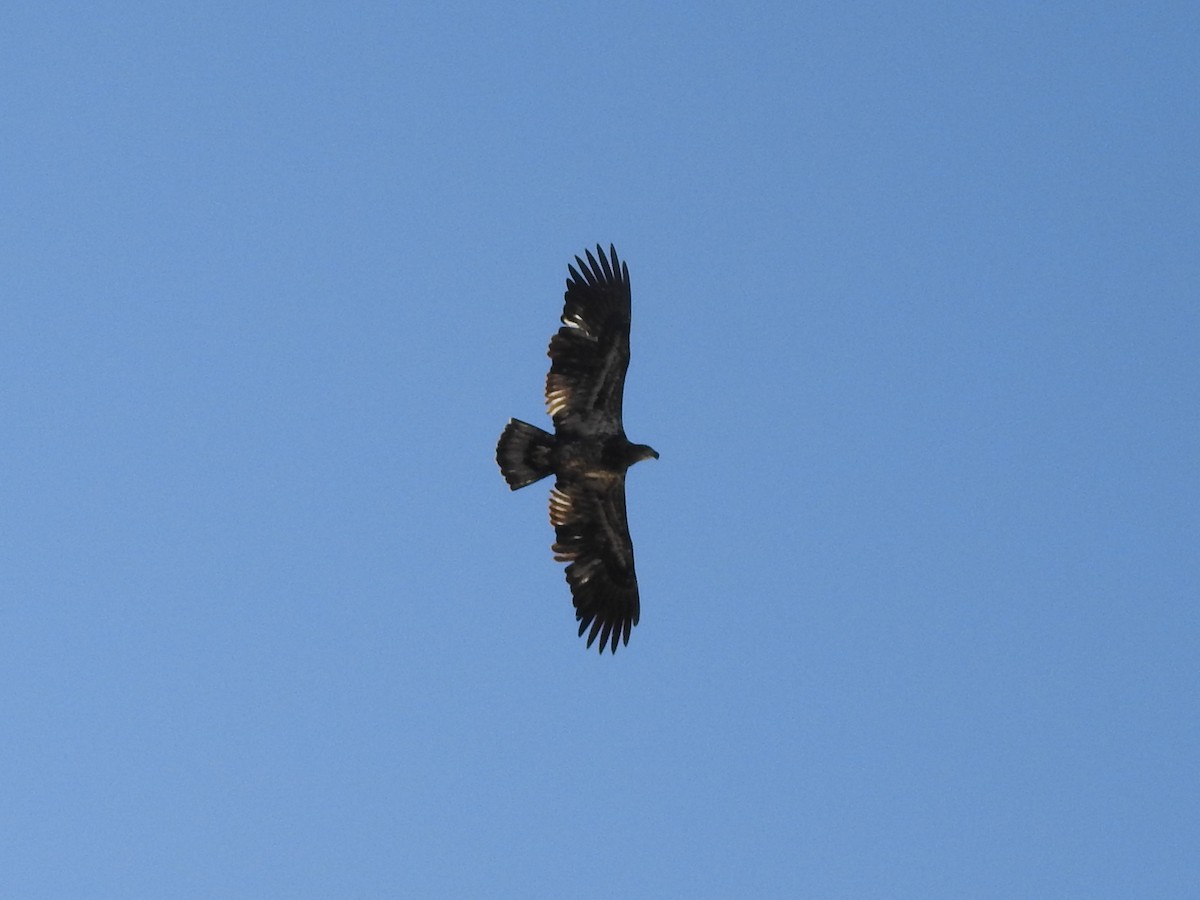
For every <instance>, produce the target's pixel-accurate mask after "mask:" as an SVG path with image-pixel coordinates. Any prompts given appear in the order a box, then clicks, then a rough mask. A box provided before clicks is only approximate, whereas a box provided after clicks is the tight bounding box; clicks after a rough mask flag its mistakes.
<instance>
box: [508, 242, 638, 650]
mask: <svg viewBox="0 0 1200 900" xmlns="http://www.w3.org/2000/svg"><path fill="white" fill-rule="evenodd" d="M584 253H585V255H586V256H587V262H584V261H583V260H582V259H580V258H579V257H578V256H576V257H575V265H574V266H572V265H568V266H567V271H568V272H569V273H570V277H569V278H568V279H567V291H566V294H565V295H564V299H565V304H564V307H563V313H562V319H561V321H562V327H561V328H560V329H558V332H557V333H556V334H555V335H554V336H553V337H552V338H551V339H550V350H549V356H550V360H551V361H550V373H549V374H548V375H547V376H546V407H547V409H548V410H549V412H550V416H551V418H552V419H553V420H554V434H549V433H548V432H545V431H543V430H542V429H540V428H538V427H537V426H536V425H530V424H529V423H528V422H522V421H520V420H519V419H510V420H509V422H508V425H507V426H505V428H504V432H503V433H502V434H501V435H500V442H499V443H498V444H497V445H496V462H497V463H498V464H499V465H500V472H501V473H502V474H503V475H504V480H505V481H507V482H508V486H509V488H511V489H512V490H514V491H515V490H517V489H518V488H523V487H525V486H526V485H528V484H533V482H535V481H538V480H540V479H542V478H545V477H546V476H547V475H554V488H553V489H552V490H551V491H550V523H551V524H552V525H553V526H554V532H555V538H556V540H555V542H554V545H553V546H552V547H551V549H552V550H553V551H554V558H555V559H556V560H558V561H559V562H565V563H567V570H566V576H567V583H568V584H569V585H570V586H571V597H572V600H573V601H574V603H575V619H576V620H577V621H578V622H579V635H580V636H581V637H582V636H583V633H584V632H585V631H586V632H587V633H588V637H587V646H588V647H591V646H592V643H593V642H594V641H595V640H596V638H597V637H598V638H600V648H599V649H600V652H601V653H603V652H604V648H605V645H608V646H609V647H610V648H611V650H612V652H613V653H616V652H617V643H618V641H621V642H624V643H625V644H628V643H629V632H630V631H631V630H632V628H633V626H634V625H636V624H637V623H638V618H639V615H640V606H639V601H638V586H637V576H636V574H635V573H634V568H633V541H632V540H631V539H630V537H629V522H628V520H627V519H626V516H625V472H626V471H627V470H628V469H629V467H630V466H631V465H633V464H634V463H635V462H638V461H640V460H643V459H649V458H651V457H653V458H654V459H658V453H656V452H655V451H654V450H653V449H651V448H650V447H647V446H646V445H645V444H633V443H630V442H629V441H628V440H627V439H626V437H625V428H624V426H623V425H622V422H621V398H622V393H623V390H624V386H625V370H626V369H627V368H628V367H629V314H630V304H629V269H628V267H627V266H626V265H625V263H623V262H620V261H619V260H618V259H617V251H616V248H615V247H613V246H612V245H609V252H608V255H607V256H606V255H605V253H604V250H603V249H601V247H600V245H599V244H597V245H596V256H592V253H591V251H590V250H587V251H584Z"/></svg>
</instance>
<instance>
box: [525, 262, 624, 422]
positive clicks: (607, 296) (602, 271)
mask: <svg viewBox="0 0 1200 900" xmlns="http://www.w3.org/2000/svg"><path fill="white" fill-rule="evenodd" d="M608 250H609V252H608V255H607V256H606V255H605V253H604V251H603V250H602V249H601V248H600V245H599V244H597V245H596V254H597V256H599V261H597V259H596V257H595V256H592V253H591V251H590V250H588V251H585V252H586V255H587V262H584V261H583V260H582V259H580V258H579V257H578V256H576V257H575V262H576V263H577V264H578V268H576V267H575V266H568V267H567V269H568V270H569V271H570V273H571V277H570V278H568V279H567V292H566V295H565V298H564V299H565V303H564V305H563V313H562V323H563V327H562V328H560V329H558V332H557V333H556V334H555V335H554V336H553V337H552V338H551V339H550V350H549V356H550V359H551V363H550V374H549V375H547V376H546V406H547V408H548V409H549V411H550V415H551V417H553V419H554V427H555V429H562V428H564V427H565V428H566V429H567V430H570V429H571V428H572V427H573V426H580V425H583V424H584V423H587V424H588V425H590V426H591V428H590V430H591V431H592V432H593V433H596V431H597V429H596V424H597V421H602V422H607V423H609V424H610V425H611V426H612V429H611V430H612V431H614V432H615V431H619V430H620V422H621V395H622V393H623V391H624V387H625V370H626V369H627V368H629V269H628V268H627V267H626V265H625V264H624V263H622V262H620V261H619V260H618V259H617V250H616V248H615V247H613V246H612V245H611V244H610V245H609V248H608Z"/></svg>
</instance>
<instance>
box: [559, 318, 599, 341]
mask: <svg viewBox="0 0 1200 900" xmlns="http://www.w3.org/2000/svg"><path fill="white" fill-rule="evenodd" d="M560 321H561V322H562V323H563V324H564V325H566V326H567V327H568V328H571V329H573V330H575V331H578V332H579V336H580V337H585V338H587V339H588V340H589V341H597V340H599V338H598V337H597V336H596V335H595V333H593V331H592V329H591V328H589V327H588V323H587V322H585V321H584V320H583V316H581V315H579V313H577V312H575V313H571V314H570V315H568V314H566V313H563V315H562V316H561V317H560Z"/></svg>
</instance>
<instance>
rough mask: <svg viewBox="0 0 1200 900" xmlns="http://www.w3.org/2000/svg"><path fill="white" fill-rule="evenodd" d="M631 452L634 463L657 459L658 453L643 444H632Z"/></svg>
mask: <svg viewBox="0 0 1200 900" xmlns="http://www.w3.org/2000/svg"><path fill="white" fill-rule="evenodd" d="M631 450H632V456H633V461H634V462H641V461H642V460H643V459H658V451H657V450H655V449H654V448H653V447H648V446H647V445H645V444H634V445H633V447H632V448H631Z"/></svg>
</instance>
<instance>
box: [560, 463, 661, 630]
mask: <svg viewBox="0 0 1200 900" xmlns="http://www.w3.org/2000/svg"><path fill="white" fill-rule="evenodd" d="M550 522H551V523H552V524H553V525H554V533H555V536H556V538H557V540H556V541H555V543H554V546H553V548H552V549H553V550H554V558H555V559H557V560H558V561H559V562H565V563H568V565H567V571H566V575H567V583H568V584H570V585H571V597H572V599H573V601H574V603H575V618H576V619H577V620H578V621H579V634H580V635H582V634H583V633H584V632H585V631H588V629H589V628H590V629H591V630H590V631H588V639H587V645H588V646H589V647H590V646H592V642H593V641H594V640H596V638H597V637H599V638H600V652H601V653H603V652H604V647H605V644H606V643H607V644H609V645H610V647H611V649H612V652H613V653H616V652H617V641H618V640H620V641H622V642H623V643H626V644H628V643H629V632H630V630H631V629H632V628H633V626H634V625H636V624H637V623H638V618H639V616H640V605H639V602H638V587H637V574H636V573H635V572H634V568H633V541H632V540H631V539H630V537H629V521H628V519H627V518H626V515H625V478H624V476H623V475H622V476H620V477H615V478H613V479H611V480H610V481H607V482H605V483H603V484H601V485H599V486H597V485H596V484H595V483H594V482H588V481H581V480H569V479H566V478H561V477H560V478H559V479H558V481H557V482H556V483H555V485H554V489H553V490H552V491H551V492H550Z"/></svg>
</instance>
